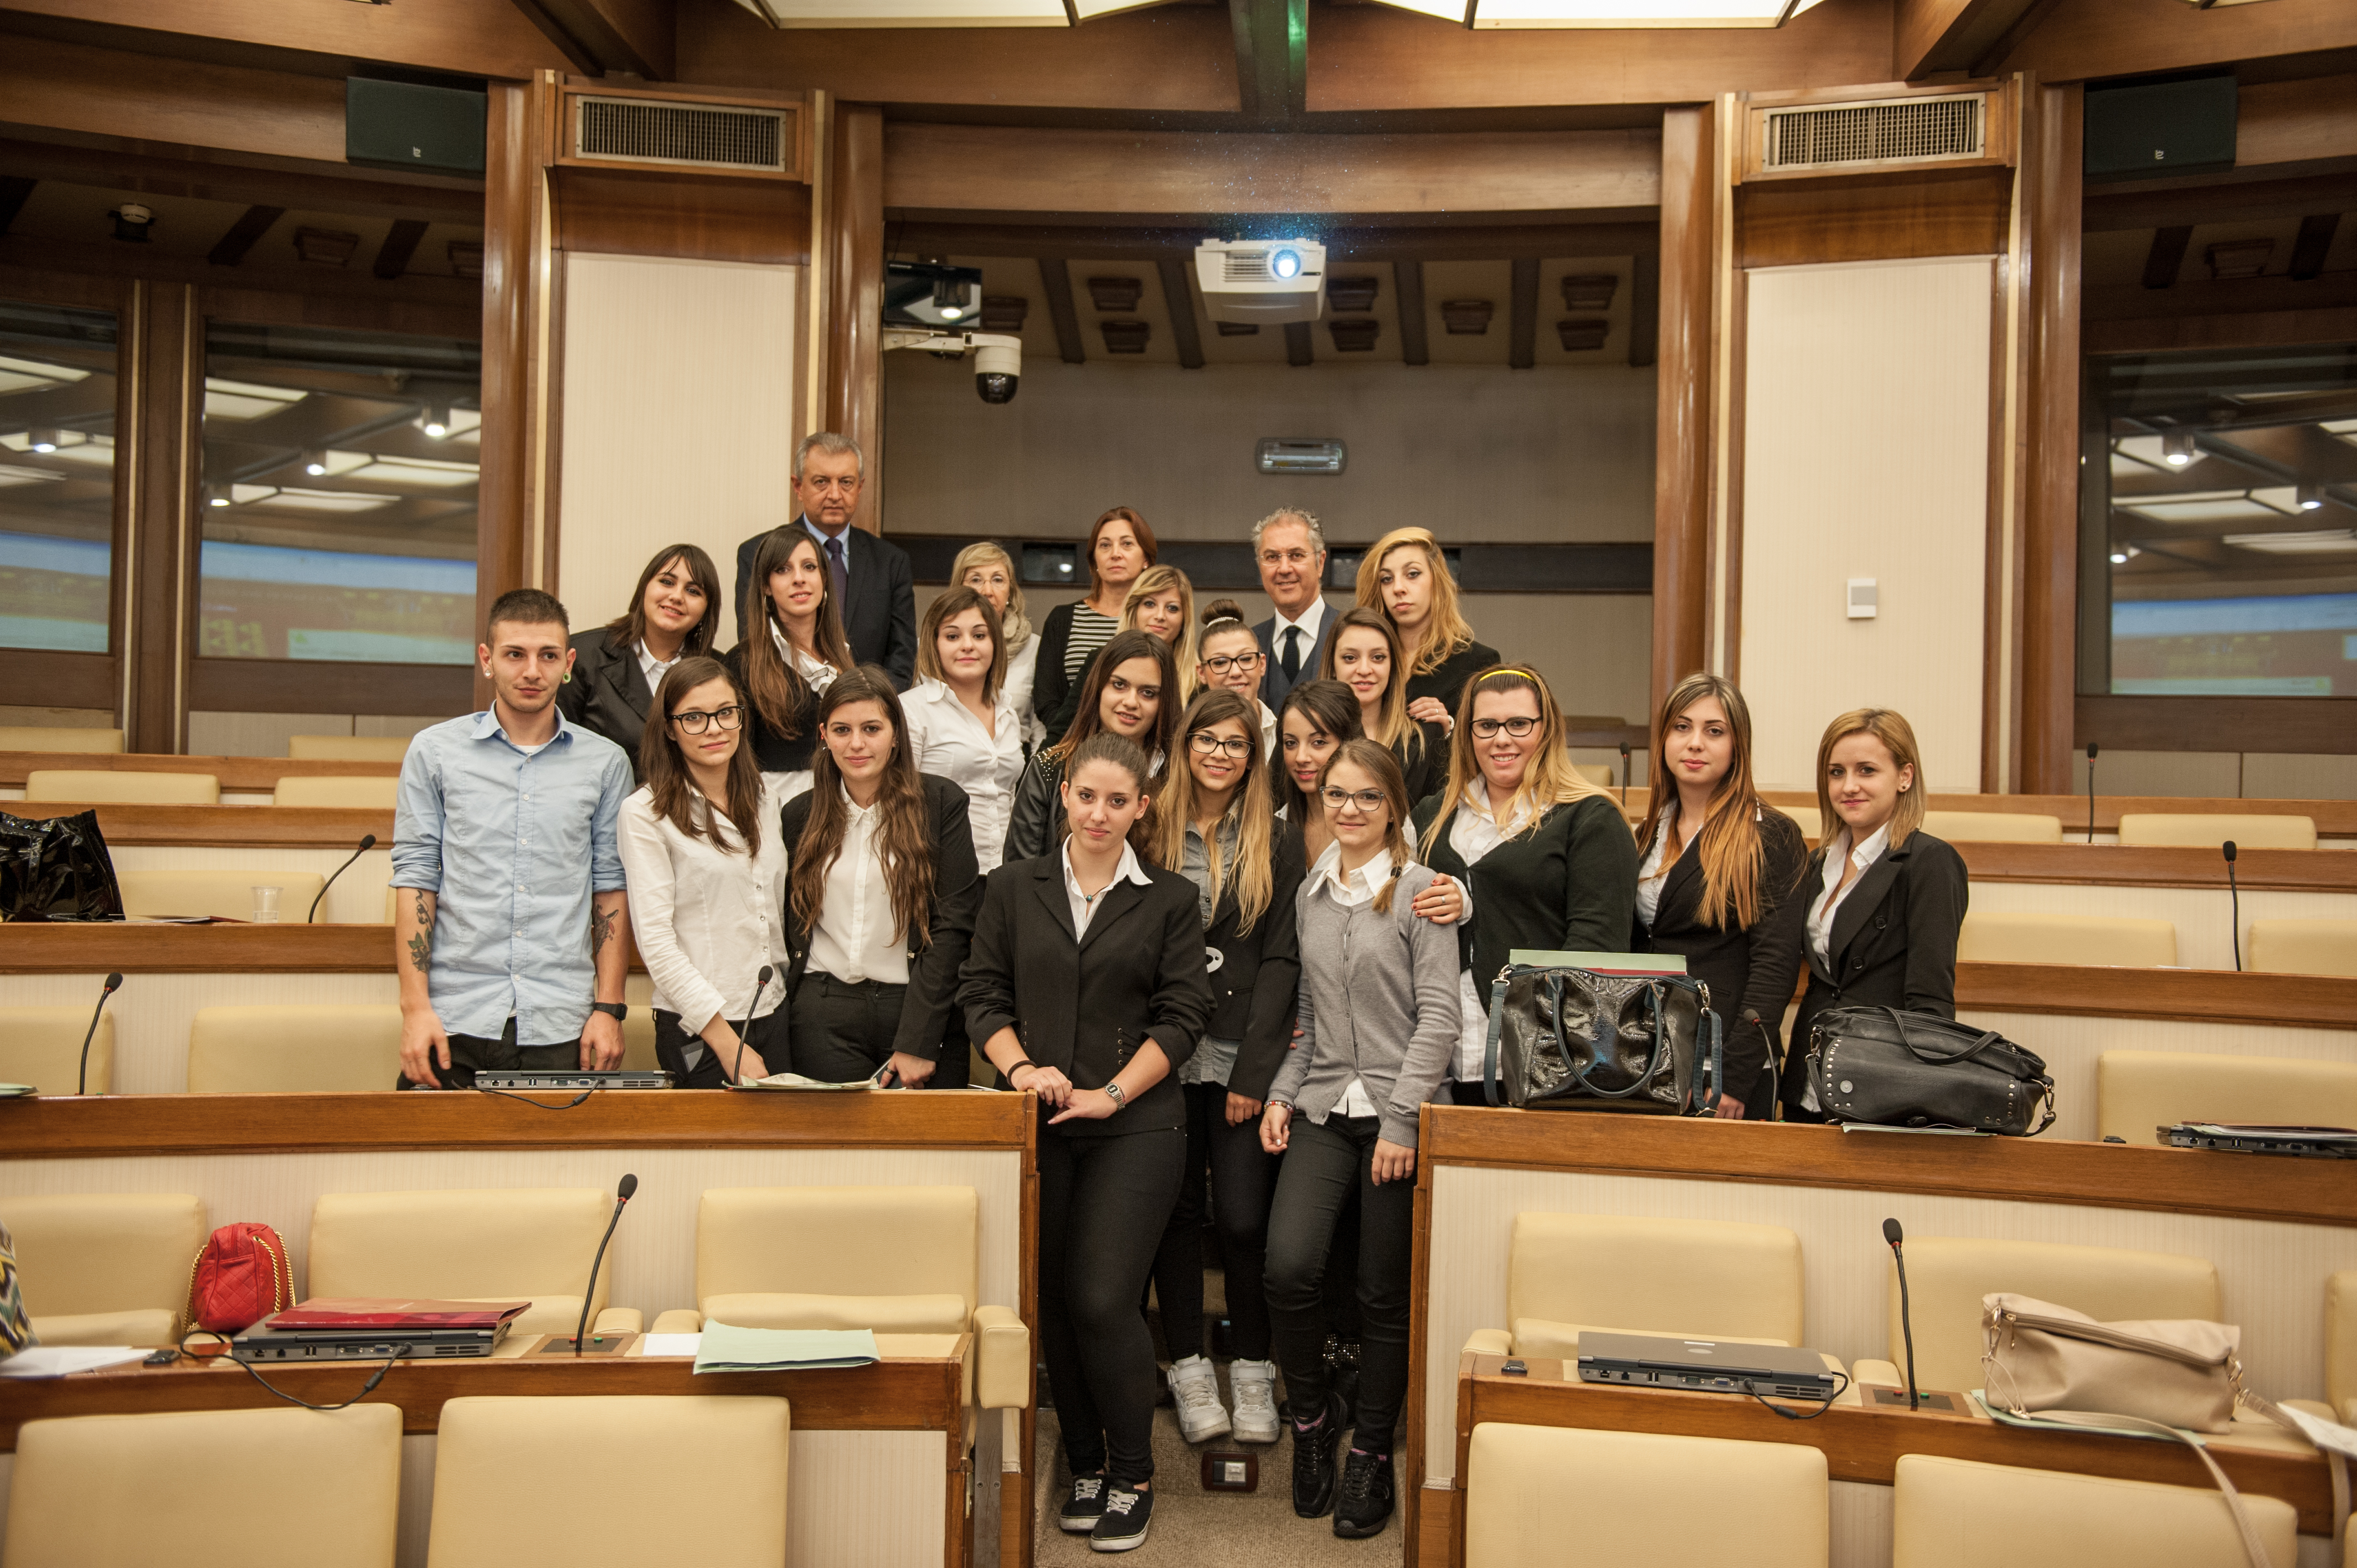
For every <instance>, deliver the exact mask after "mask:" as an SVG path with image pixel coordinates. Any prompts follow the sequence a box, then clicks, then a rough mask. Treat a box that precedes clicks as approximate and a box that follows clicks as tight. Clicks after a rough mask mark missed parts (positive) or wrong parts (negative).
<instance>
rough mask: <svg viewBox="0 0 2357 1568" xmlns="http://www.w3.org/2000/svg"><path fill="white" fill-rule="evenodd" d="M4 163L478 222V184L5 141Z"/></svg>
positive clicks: (210, 195)
mask: <svg viewBox="0 0 2357 1568" xmlns="http://www.w3.org/2000/svg"><path fill="white" fill-rule="evenodd" d="M0 164H5V166H7V167H8V168H10V169H12V170H15V171H17V172H18V173H20V174H25V175H29V176H32V177H35V178H39V179H54V180H61V181H63V182H65V183H67V184H69V185H94V186H99V187H102V188H107V189H113V190H128V191H134V192H137V193H142V194H145V195H150V196H187V197H194V198H196V199H199V200H203V201H228V202H235V203H238V204H240V205H245V206H274V207H287V208H317V209H324V210H327V211H329V212H344V213H350V214H351V215H352V216H354V217H357V218H423V219H426V220H431V221H435V222H442V223H466V224H479V223H481V222H482V220H483V196H482V188H481V186H480V185H479V184H478V185H475V186H473V187H471V188H469V186H468V183H467V182H465V181H463V180H442V181H437V182H436V183H434V184H421V183H415V182H413V181H410V180H407V179H403V178H400V177H393V176H388V177H385V178H382V179H371V178H368V177H365V176H362V175H360V174H358V173H356V172H355V173H336V174H312V173H306V172H300V171H297V170H296V169H292V168H287V167H280V166H259V165H253V164H245V163H232V162H212V161H209V160H205V159H201V158H196V157H172V156H161V155H143V154H139V153H135V152H128V151H122V150H117V149H114V148H111V147H89V146H80V145H66V144H62V143H57V142H31V141H15V140H0Z"/></svg>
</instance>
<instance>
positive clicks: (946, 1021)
mask: <svg viewBox="0 0 2357 1568" xmlns="http://www.w3.org/2000/svg"><path fill="white" fill-rule="evenodd" d="M918 777H919V778H920V779H921V780H922V781H923V783H924V787H925V811H926V820H927V822H929V823H930V824H931V838H932V843H931V851H932V856H933V908H932V916H931V919H930V920H929V921H928V922H927V925H926V929H924V930H922V931H911V932H909V991H908V994H907V995H906V996H904V997H902V998H901V1001H900V1029H899V1033H898V1034H897V1035H895V1036H893V1037H892V1048H893V1049H894V1050H896V1051H902V1052H906V1053H907V1054H908V1055H909V1056H912V1057H922V1058H924V1059H925V1060H927V1061H939V1060H941V1057H942V1036H945V1035H947V1034H948V1033H949V1030H950V1023H951V1020H952V1018H953V1017H954V1016H955V1014H956V1010H957V988H958V971H959V970H960V969H961V968H963V966H964V964H965V955H966V948H967V945H968V944H969V943H970V942H971V941H972V940H973V937H974V908H975V907H976V906H978V905H979V904H980V903H981V902H982V875H981V873H980V872H979V871H977V870H976V869H975V866H974V828H973V826H972V825H971V824H970V823H969V822H968V821H967V820H966V798H965V791H964V790H963V789H959V788H958V787H957V786H956V785H955V784H952V782H950V781H949V780H948V779H941V778H936V777H935V776H934V775H932V774H931V773H925V774H920V775H919V776H918ZM810 813H811V798H810V796H809V795H807V794H802V795H797V796H795V797H794V798H793V799H792V800H789V801H787V802H786V804H785V809H784V810H782V811H780V812H779V813H778V827H779V829H780V832H783V833H784V834H785V835H786V840H785V842H786V843H788V844H790V845H792V846H793V848H792V852H791V853H793V854H801V853H802V830H803V829H804V828H806V827H808V826H809V825H810ZM785 922H786V951H787V952H788V953H789V954H790V955H791V956H790V957H789V959H788V960H787V963H786V990H785V994H786V995H788V996H790V997H791V995H792V994H793V993H794V987H795V986H796V985H798V984H800V983H802V973H803V972H804V971H805V970H806V969H808V968H809V967H810V949H811V933H810V928H809V927H807V926H805V925H803V924H802V922H801V921H800V920H798V919H796V918H794V905H793V899H792V897H791V895H789V897H787V899H786V913H785ZM959 1048H960V1049H963V1048H964V1047H963V1044H961V1045H960V1047H959Z"/></svg>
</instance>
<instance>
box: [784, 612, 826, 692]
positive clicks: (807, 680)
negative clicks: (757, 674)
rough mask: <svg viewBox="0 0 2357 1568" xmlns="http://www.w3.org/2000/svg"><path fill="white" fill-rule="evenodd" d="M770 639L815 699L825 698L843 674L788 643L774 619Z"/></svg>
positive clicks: (824, 661)
mask: <svg viewBox="0 0 2357 1568" xmlns="http://www.w3.org/2000/svg"><path fill="white" fill-rule="evenodd" d="M770 640H771V641H773V642H775V643H776V644H777V645H778V656H779V657H780V658H781V659H783V660H786V661H787V662H788V663H790V664H791V665H792V666H793V667H794V673H795V674H797V675H799V676H801V677H802V684H803V685H805V686H808V687H809V688H810V689H811V695H812V696H813V697H816V696H823V694H824V693H825V692H826V689H827V688H828V687H829V686H832V685H834V678H835V677H836V676H837V675H840V674H842V673H843V671H840V670H837V669H836V668H835V667H834V665H832V664H829V663H828V662H827V661H826V660H823V659H821V658H818V657H817V656H815V655H813V654H809V653H804V652H803V651H802V650H801V649H799V648H796V647H795V646H794V645H793V644H792V643H791V642H788V641H787V640H786V634H785V633H784V632H783V631H781V630H780V629H779V628H778V623H777V621H776V620H775V619H774V618H772V619H771V620H770Z"/></svg>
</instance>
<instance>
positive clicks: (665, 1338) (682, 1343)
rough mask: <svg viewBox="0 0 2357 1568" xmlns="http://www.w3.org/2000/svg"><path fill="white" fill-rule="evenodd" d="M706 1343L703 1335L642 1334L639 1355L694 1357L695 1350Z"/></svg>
mask: <svg viewBox="0 0 2357 1568" xmlns="http://www.w3.org/2000/svg"><path fill="white" fill-rule="evenodd" d="M703 1343H704V1336H703V1335H701V1334H641V1335H640V1336H639V1347H640V1348H639V1354H640V1355H641V1356H693V1355H694V1354H695V1348H696V1347H697V1346H698V1345H701V1344H703Z"/></svg>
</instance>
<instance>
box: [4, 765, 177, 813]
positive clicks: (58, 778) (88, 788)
mask: <svg viewBox="0 0 2357 1568" xmlns="http://www.w3.org/2000/svg"><path fill="white" fill-rule="evenodd" d="M25 799H26V800H66V801H73V802H79V803H82V804H87V805H92V806H218V805H220V804H221V780H220V779H216V778H214V777H213V776H212V775H211V774H210V773H132V772H127V771H126V772H120V773H117V772H110V771H106V770H103V769H99V768H91V769H83V768H34V769H33V770H32V771H31V772H29V773H27V774H26V775H25Z"/></svg>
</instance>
